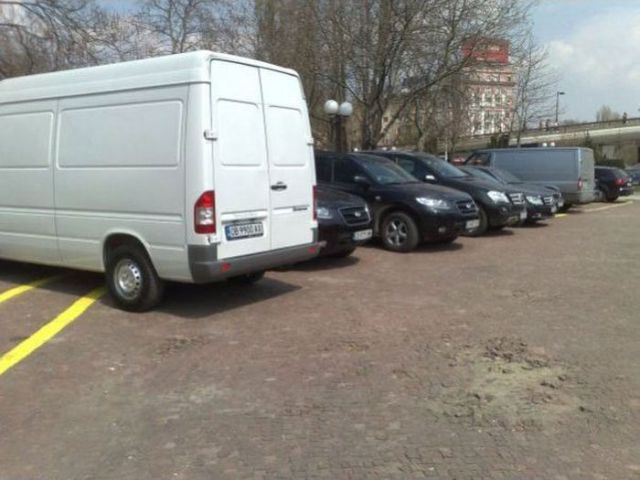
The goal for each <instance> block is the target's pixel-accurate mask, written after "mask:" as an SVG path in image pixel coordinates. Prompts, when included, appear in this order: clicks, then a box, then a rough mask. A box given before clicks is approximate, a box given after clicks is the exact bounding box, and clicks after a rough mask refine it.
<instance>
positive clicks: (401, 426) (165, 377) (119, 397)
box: [0, 203, 640, 480]
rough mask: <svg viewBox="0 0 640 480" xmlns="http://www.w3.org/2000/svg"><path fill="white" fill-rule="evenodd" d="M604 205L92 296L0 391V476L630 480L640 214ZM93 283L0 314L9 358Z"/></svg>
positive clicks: (30, 272)
mask: <svg viewBox="0 0 640 480" xmlns="http://www.w3.org/2000/svg"><path fill="white" fill-rule="evenodd" d="M596 207H597V208H601V207H602V205H597V206H595V205H594V206H593V207H585V208H583V209H582V210H578V211H576V212H575V213H572V214H570V215H568V216H566V217H562V218H557V219H555V220H554V221H552V222H549V225H548V226H543V225H540V226H537V227H527V228H520V229H514V230H511V231H505V232H503V233H496V234H493V235H491V236H489V237H486V238H479V239H471V238H465V239H462V240H460V241H458V242H457V243H455V244H453V245H451V246H448V247H440V248H438V247H424V248H422V249H420V250H419V251H417V252H415V253H412V254H407V255H398V254H392V253H389V252H385V251H383V250H382V249H380V248H379V247H376V246H371V247H366V248H361V249H359V250H358V251H357V252H356V254H355V255H354V257H353V258H351V259H346V260H316V261H314V262H311V263H309V264H306V265H301V266H298V267H296V268H292V269H289V270H287V271H279V272H272V273H269V274H268V276H267V278H266V279H265V280H264V281H263V282H261V283H260V284H258V285H256V286H254V287H251V288H248V289H247V288H240V287H236V286H230V285H229V286H226V285H224V286H205V287H202V286H198V287H196V286H184V285H175V286H172V287H171V288H170V289H169V291H168V298H167V301H166V303H165V304H164V306H163V307H162V308H161V309H160V310H159V311H157V312H155V313H149V314H144V315H130V314H125V313H123V312H120V311H118V310H115V309H114V308H112V306H111V305H110V304H109V302H108V301H107V300H104V301H103V302H102V303H99V304H97V305H95V306H94V307H92V308H91V309H90V310H89V311H88V312H87V313H85V314H84V315H83V316H82V317H81V318H80V319H78V320H77V321H76V322H75V323H74V324H73V325H72V326H71V327H69V328H68V329H67V330H65V331H64V332H63V333H61V334H60V335H59V336H58V337H56V338H55V339H54V340H53V341H52V342H50V343H49V344H47V345H46V346H44V347H43V348H42V349H41V350H39V351H37V352H36V353H34V354H33V355H32V356H31V357H29V358H28V359H26V360H25V361H24V362H22V363H21V364H19V365H18V366H16V367H15V368H14V369H12V370H11V371H9V372H8V373H6V374H5V375H3V376H0V480H27V479H28V480H32V479H34V480H35V479H47V480H49V479H52V480H58V479H59V480H72V479H79V480H80V479H118V480H123V479H132V480H133V479H135V480H145V479H154V480H157V479H198V480H199V479H227V478H228V479H376V478H379V479H423V478H426V479H431V478H434V479H457V480H465V479H469V480H471V479H473V480H478V479H492V480H497V479H514V480H516V479H517V480H522V479H536V480H538V479H550V480H574V479H575V480H578V479H594V480H599V479H620V480H623V479H625V480H626V479H634V478H638V479H640V441H639V439H640V357H639V353H640V328H638V327H639V326H640V315H639V313H638V312H639V310H640V300H639V298H638V297H639V294H638V292H639V291H640V277H639V274H638V272H640V255H638V249H639V248H640V247H639V245H640V203H632V204H626V205H616V206H615V207H614V208H610V209H604V210H602V209H601V210H598V211H594V212H589V211H588V210H590V209H593V208H596ZM36 274H40V270H38V269H34V268H31V267H24V266H16V265H14V264H4V263H3V264H2V265H0V291H3V290H6V289H7V288H10V287H11V286H14V285H15V283H17V282H21V281H29V277H31V276H34V275H36ZM100 282H101V279H100V277H99V276H94V275H86V274H76V273H72V274H70V276H68V277H67V278H65V279H63V280H61V281H60V282H58V283H57V284H55V285H52V286H50V287H47V288H45V289H40V290H37V291H33V292H30V293H29V294H25V295H23V296H21V297H19V298H16V299H15V300H12V303H11V305H9V304H8V302H7V304H3V305H0V351H2V352H4V351H6V350H7V349H8V348H10V347H11V346H12V345H14V344H15V343H17V342H18V341H19V340H20V339H21V338H24V337H25V336H28V335H29V334H30V333H32V332H33V331H34V330H35V329H37V328H38V327H39V326H40V325H41V324H43V323H45V322H46V321H48V320H49V319H51V318H52V317H53V316H55V314H56V312H57V311H59V310H60V309H61V308H64V307H65V306H66V305H68V303H69V302H71V301H73V299H74V298H76V297H77V295H78V294H79V293H78V292H82V291H85V290H88V289H89V288H90V287H93V286H95V285H98V284H99V283H100ZM94 284H95V285H94Z"/></svg>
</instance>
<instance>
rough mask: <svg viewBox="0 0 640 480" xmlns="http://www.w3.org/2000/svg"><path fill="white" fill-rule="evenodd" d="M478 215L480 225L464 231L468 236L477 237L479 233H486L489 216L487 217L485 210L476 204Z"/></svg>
mask: <svg viewBox="0 0 640 480" xmlns="http://www.w3.org/2000/svg"><path fill="white" fill-rule="evenodd" d="M478 217H479V219H480V226H479V227H478V228H476V229H474V230H471V231H470V232H467V233H465V235H466V236H468V237H479V236H480V235H484V234H485V233H487V230H488V229H489V217H487V212H485V211H484V208H482V207H481V206H480V205H478Z"/></svg>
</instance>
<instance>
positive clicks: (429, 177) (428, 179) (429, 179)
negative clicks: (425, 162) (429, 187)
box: [424, 173, 438, 183]
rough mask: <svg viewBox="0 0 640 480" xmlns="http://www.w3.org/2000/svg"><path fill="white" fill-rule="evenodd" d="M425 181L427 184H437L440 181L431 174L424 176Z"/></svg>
mask: <svg viewBox="0 0 640 480" xmlns="http://www.w3.org/2000/svg"><path fill="white" fill-rule="evenodd" d="M424 180H425V182H431V183H436V182H437V181H438V180H436V177H434V176H433V175H431V174H430V173H427V174H426V175H425V176H424Z"/></svg>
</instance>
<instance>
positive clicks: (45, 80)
mask: <svg viewBox="0 0 640 480" xmlns="http://www.w3.org/2000/svg"><path fill="white" fill-rule="evenodd" d="M211 60H223V61H227V62H234V63H242V64H245V65H251V66H256V67H262V68H267V69H270V70H276V71H279V72H283V73H287V74H289V75H294V76H297V73H296V72H295V71H293V70H289V69H286V68H282V67H278V66H275V65H271V64H269V63H264V62H260V61H257V60H252V59H249V58H244V57H237V56H235V55H227V54H224V53H215V52H211V51H208V50H199V51H196V52H188V53H180V54H176V55H165V56H162V57H153V58H147V59H144V60H134V61H130V62H121V63H113V64H109V65H101V66H97V67H86V68H78V69H74V70H64V71H60V72H52V73H42V74H37V75H28V76H24V77H15V78H9V79H6V80H2V81H0V104H2V103H13V102H21V101H29V100H45V99H53V98H63V97H71V96H77V95H85V94H90V93H98V92H100V93H104V92H115V91H122V90H131V89H136V88H145V87H154V86H160V85H181V84H187V83H206V82H209V81H210V77H209V62H210V61H211Z"/></svg>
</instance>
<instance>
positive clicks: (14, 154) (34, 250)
mask: <svg viewBox="0 0 640 480" xmlns="http://www.w3.org/2000/svg"><path fill="white" fill-rule="evenodd" d="M55 114H56V102H51V101H47V102H25V103H22V104H10V105H2V104H0V257H1V258H12V259H15V260H22V261H34V262H40V263H45V264H51V263H53V264H55V263H57V262H59V261H60V256H59V253H58V244H57V239H56V227H55V213H54V193H53V192H54V191H53V162H52V159H51V149H52V145H53V141H54V128H55Z"/></svg>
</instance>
